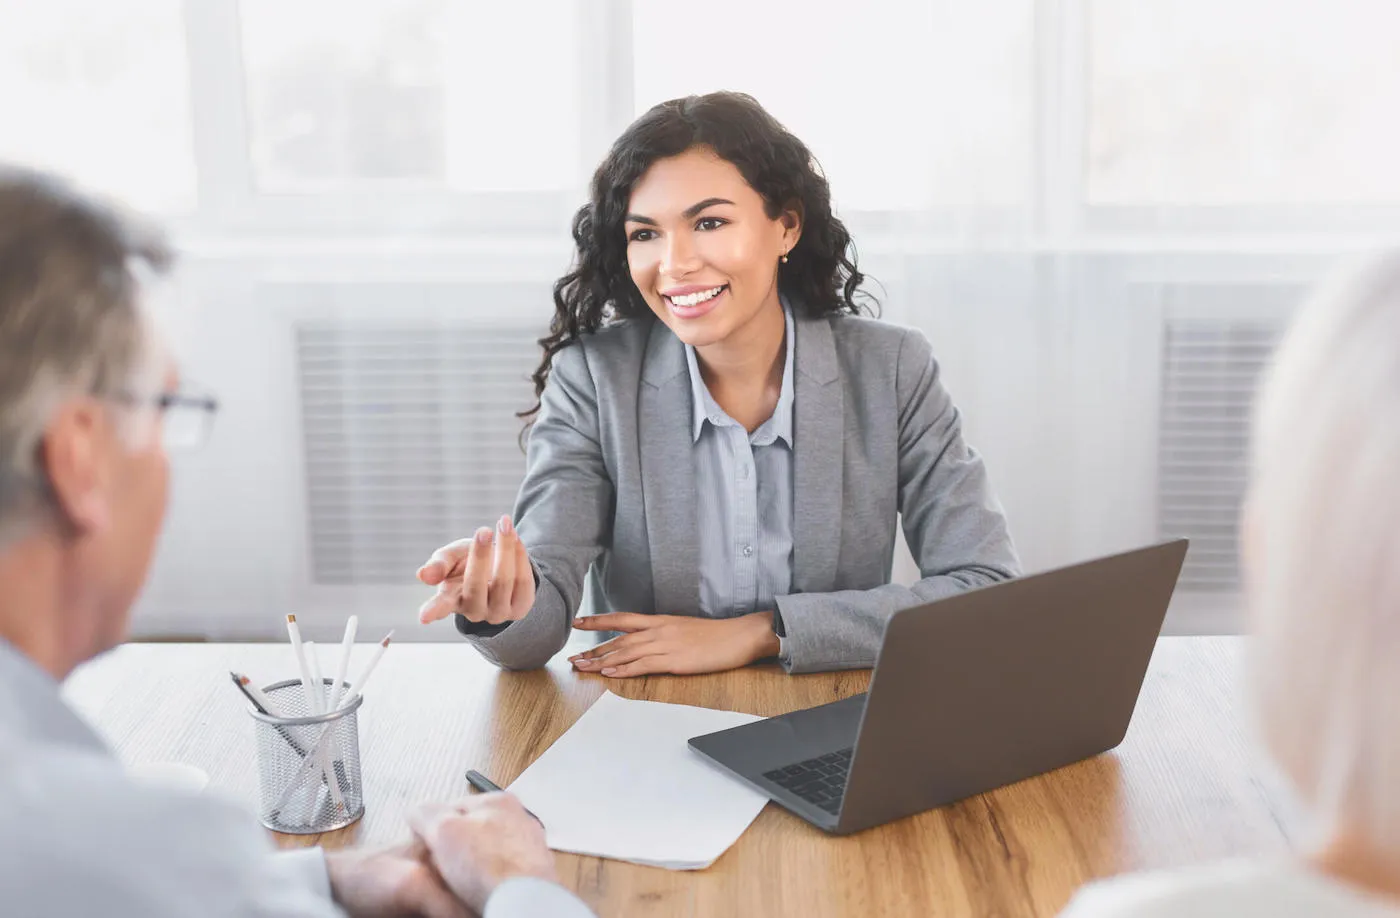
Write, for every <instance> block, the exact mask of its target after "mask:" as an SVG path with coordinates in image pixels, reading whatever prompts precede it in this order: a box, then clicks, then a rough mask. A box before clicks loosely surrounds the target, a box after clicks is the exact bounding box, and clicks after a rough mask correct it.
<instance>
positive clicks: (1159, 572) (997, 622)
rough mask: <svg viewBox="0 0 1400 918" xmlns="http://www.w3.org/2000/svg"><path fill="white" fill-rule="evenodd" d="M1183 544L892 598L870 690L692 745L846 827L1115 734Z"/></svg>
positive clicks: (1045, 766)
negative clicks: (911, 598)
mask: <svg viewBox="0 0 1400 918" xmlns="http://www.w3.org/2000/svg"><path fill="white" fill-rule="evenodd" d="M1186 545H1187V543H1186V541H1185V540H1184V539H1183V540H1178V541H1173V542H1165V543H1162V544H1160V545H1154V546H1151V547H1149V548H1142V549H1138V550H1136V551H1130V552H1126V553H1124V554H1119V555H1113V556H1111V557H1107V558H1101V559H1099V560H1096V561H1089V562H1086V563H1084V564H1076V565H1074V566H1072V567H1065V568H1061V569H1059V570H1053V571H1049V572H1047V573H1043V574H1036V575H1033V576H1029V577H1021V578H1018V579H1016V580H1009V581H1006V582H1004V583H998V584H994V585H992V586H987V587H981V588H979V589H975V590H971V591H968V592H966V593H960V594H958V595H956V596H951V597H948V598H947V599H942V600H939V601H937V602H932V603H929V604H927V605H923V606H917V607H915V608H911V609H904V610H901V611H899V612H896V613H895V614H894V616H893V617H891V618H890V621H889V624H888V625H886V627H885V636H884V642H883V645H882V646H881V648H880V655H879V658H878V660H877V661H876V664H875V672H874V675H873V677H872V679H871V683H870V690H869V692H868V693H867V694H863V695H856V696H853V697H851V698H847V699H845V700H844V701H837V702H834V703H832V704H826V705H822V706H820V707H816V708H808V709H806V710H802V711H794V712H792V713H791V714H784V715H782V716H779V717H771V718H768V719H767V720H761V721H757V722H755V723H752V724H747V725H745V726H742V727H735V728H733V729H730V730H722V731H720V732H718V733H710V734H706V735H704V736H697V737H694V738H692V739H691V740H690V745H691V746H692V747H693V748H695V749H696V750H698V751H699V752H701V753H702V754H704V755H706V756H708V757H709V758H711V759H713V760H714V761H715V762H717V763H718V764H719V765H721V766H723V767H724V768H725V769H727V770H729V771H731V772H733V773H734V774H735V775H738V776H739V777H740V778H743V779H744V780H745V781H747V782H748V783H750V784H752V785H753V786H754V787H756V788H758V789H759V790H760V791H762V792H763V793H765V794H767V795H768V796H769V797H771V798H772V799H773V800H774V801H775V802H777V803H779V804H781V805H782V806H784V807H786V808H787V809H789V810H791V811H792V812H793V813H795V814H797V815H798V816H801V817H802V818H803V819H805V820H807V821H808V822H810V823H812V824H813V825H816V826H817V827H819V828H821V829H824V830H826V831H828V832H833V833H836V834H841V835H844V834H846V833H849V832H857V831H859V830H861V829H866V828H869V827H871V826H875V825H879V824H881V823H885V822H889V821H891V820H894V819H899V818H901V817H904V816H909V815H911V814H913V813H919V812H922V811H924V810H928V809H932V808H934V807H937V806H942V805H944V804H946V803H952V802H953V801H955V800H961V799H962V798H964V797H970V796H972V795H973V794H979V793H982V792H983V791H987V790H991V789H993V788H996V787H1000V786H1002V785H1004V784H1010V783H1012V782H1014V781H1019V780H1021V779H1023V778H1029V777H1031V776H1032V775H1037V774H1040V773H1042V772H1046V771H1050V770H1051V769H1053V768H1058V767H1060V766H1062V765H1068V764H1070V763H1071V762H1077V761H1079V760H1080V759H1085V758H1088V757H1090V756H1093V755H1097V754H1099V753H1100V752H1104V751H1106V750H1108V749H1112V748H1113V747H1114V746H1117V745H1118V744H1119V743H1120V742H1122V740H1123V735H1124V734H1125V733H1126V732H1127V730H1128V722H1129V721H1130V720H1131V719H1132V716H1133V708H1134V706H1135V705H1136V703H1137V696H1138V690H1139V689H1140V688H1141V687H1142V680H1143V677H1144V676H1145V675H1146V672H1147V664H1148V661H1149V660H1150V659H1151V658H1152V649H1153V647H1154V645H1155V644H1156V641H1157V636H1158V634H1159V633H1160V632H1161V629H1162V620H1163V619H1164V618H1165V617H1166V613H1167V605H1168V603H1169V602H1170V601H1171V596H1172V591H1173V590H1174V589H1175V588H1176V580H1177V575H1178V574H1180V572H1181V564H1182V561H1183V560H1184V559H1185V556H1186Z"/></svg>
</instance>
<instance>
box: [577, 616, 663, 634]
mask: <svg viewBox="0 0 1400 918" xmlns="http://www.w3.org/2000/svg"><path fill="white" fill-rule="evenodd" d="M655 618H656V616H654V615H643V614H642V613H640V612H605V613H603V614H602V615H586V616H584V617H583V618H576V619H574V627H575V628H577V629H579V630H580V631H641V630H643V629H644V628H652V627H655V626H656V625H658V624H660V623H659V622H657V621H655Z"/></svg>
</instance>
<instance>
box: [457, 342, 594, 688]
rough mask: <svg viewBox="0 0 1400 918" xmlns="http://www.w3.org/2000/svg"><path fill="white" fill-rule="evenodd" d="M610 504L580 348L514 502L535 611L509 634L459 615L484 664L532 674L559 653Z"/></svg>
mask: <svg viewBox="0 0 1400 918" xmlns="http://www.w3.org/2000/svg"><path fill="white" fill-rule="evenodd" d="M613 500H614V488H613V482H612V478H611V476H610V475H609V474H608V470H607V468H606V466H605V464H604V462H603V450H602V445H601V442H600V437H599V424H598V393H597V389H596V387H595V385H594V382H593V375H592V373H591V372H590V370H589V367H588V360H587V356H586V355H585V353H584V349H583V346H582V345H581V344H575V345H573V346H571V347H567V348H565V349H564V350H562V351H560V352H559V353H557V354H555V355H554V363H553V366H552V367H551V369H550V373H549V381H548V382H547V383H546V384H545V389H544V393H543V394H542V396H541V399H540V412H539V414H538V415H537V416H536V419H535V425H534V427H533V429H531V431H530V440H529V446H528V447H527V449H526V454H525V479H524V481H523V482H521V485H520V494H519V497H518V498H517V499H516V502H515V528H516V531H517V532H518V533H519V534H520V538H521V540H522V541H523V542H524V543H525V548H526V550H527V551H528V552H529V554H530V563H531V565H532V566H533V567H534V571H535V584H536V586H535V604H534V606H532V607H531V609H530V611H529V613H528V614H527V615H526V616H525V617H524V618H522V619H520V620H519V621H515V622H511V623H510V624H509V625H506V626H501V625H480V624H476V623H472V622H468V621H467V620H466V619H465V618H463V617H462V616H460V615H458V616H457V618H456V622H457V629H458V630H459V631H461V632H462V633H463V634H464V635H466V638H467V640H468V641H469V642H471V643H472V644H473V645H474V646H475V647H476V648H477V649H478V650H480V651H481V654H482V656H484V657H486V659H488V660H490V661H491V662H492V663H495V664H496V665H497V666H500V667H502V668H504V669H534V668H537V667H540V666H543V665H544V664H545V663H546V662H548V661H549V658H550V657H552V656H554V655H555V654H556V653H558V652H559V650H560V648H562V647H563V646H564V643H565V641H567V640H568V639H569V630H570V627H571V625H572V623H573V618H574V614H575V613H576V612H577V611H578V607H579V603H580V601H581V600H582V597H583V583H584V577H585V576H586V575H587V574H588V568H589V566H590V565H592V563H593V562H594V560H595V559H596V558H597V557H598V556H599V555H600V554H601V553H602V551H603V548H604V546H605V545H606V544H608V541H609V539H610V538H611V520H612V508H613Z"/></svg>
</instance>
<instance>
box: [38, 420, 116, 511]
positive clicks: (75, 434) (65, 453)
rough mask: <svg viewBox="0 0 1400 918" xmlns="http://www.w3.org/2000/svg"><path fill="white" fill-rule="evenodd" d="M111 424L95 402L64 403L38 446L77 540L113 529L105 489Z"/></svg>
mask: <svg viewBox="0 0 1400 918" xmlns="http://www.w3.org/2000/svg"><path fill="white" fill-rule="evenodd" d="M111 436H112V431H111V424H110V421H109V419H108V417H107V413H106V411H104V410H103V407H102V405H101V404H100V403H98V401H97V400H96V399H92V398H80V399H74V400H72V401H69V402H66V403H65V404H64V405H63V406H62V407H61V408H59V410H58V411H57V412H56V413H55V415H54V417H53V419H52V420H51V421H50V422H49V425H48V427H46V428H45V429H44V435H43V437H42V439H41V440H40V445H39V464H40V466H41V468H42V470H43V472H44V477H45V478H46V479H47V480H48V483H49V489H50V491H51V492H52V493H53V499H54V503H55V504H56V505H57V510H58V512H59V513H60V514H61V515H62V516H63V518H64V519H65V520H66V522H67V523H68V525H70V526H72V527H73V529H74V530H76V531H77V533H78V534H80V535H89V534H91V533H95V532H101V531H102V530H104V529H106V528H107V527H108V526H109V525H110V524H111V507H110V504H109V499H110V494H109V492H108V487H107V486H108V484H109V477H110V469H109V462H108V460H109V458H110V451H111Z"/></svg>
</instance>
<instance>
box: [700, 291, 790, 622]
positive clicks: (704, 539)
mask: <svg viewBox="0 0 1400 918" xmlns="http://www.w3.org/2000/svg"><path fill="white" fill-rule="evenodd" d="M783 315H784V319H785V321H786V334H785V356H784V363H783V382H782V389H781V390H780V392H779V395H778V404H777V406H776V407H775V408H774V409H773V416H772V417H770V418H769V419H768V420H766V421H764V422H763V423H762V424H761V425H759V427H758V429H757V430H755V431H754V432H753V433H749V432H748V431H747V430H745V429H744V425H742V424H740V423H739V422H738V421H736V420H734V419H733V418H731V417H730V416H729V415H728V414H727V413H725V411H724V409H723V408H721V407H720V406H719V404H718V403H717V402H716V401H715V400H714V397H713V396H711V395H710V390H709V388H708V387H706V385H705V380H704V378H703V377H701V375H700V365H699V363H698V362H697V361H696V357H695V348H693V347H690V346H689V345H687V346H686V349H685V359H686V364H687V365H688V366H689V367H690V390H691V404H692V405H693V406H694V424H693V426H692V431H693V434H694V457H695V477H696V480H695V494H696V503H697V506H696V522H697V523H698V525H699V529H700V531H699V539H698V545H699V550H700V556H699V562H700V563H699V569H700V609H701V612H702V613H703V614H704V615H707V616H709V617H711V618H734V617H736V616H739V615H747V614H749V613H750V612H766V611H771V610H773V609H774V605H775V604H774V601H773V600H774V597H777V596H784V595H786V594H787V593H788V592H789V591H790V588H791V586H792V504H793V478H792V469H793V459H792V457H793V452H792V450H793V436H792V426H793V425H792V418H793V407H792V406H793V382H792V372H793V347H794V334H793V320H792V311H791V309H789V308H787V304H786V303H785V304H784V308H783Z"/></svg>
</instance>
